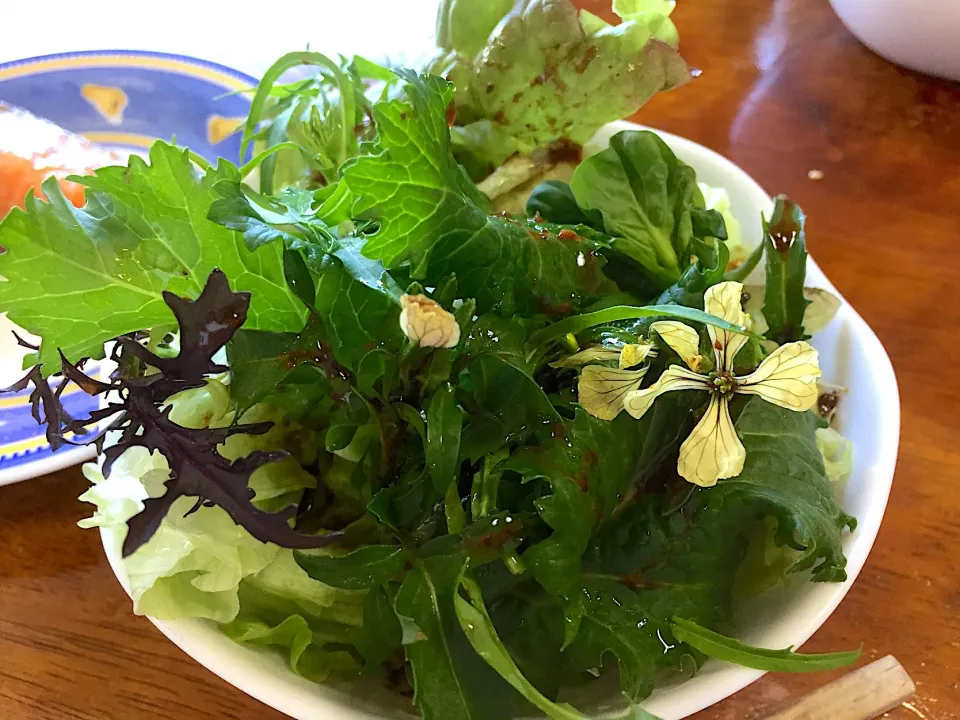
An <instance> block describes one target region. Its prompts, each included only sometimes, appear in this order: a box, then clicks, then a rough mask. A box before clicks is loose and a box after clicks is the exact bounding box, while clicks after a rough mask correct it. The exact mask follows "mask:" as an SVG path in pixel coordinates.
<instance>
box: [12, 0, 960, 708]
mask: <svg viewBox="0 0 960 720" xmlns="http://www.w3.org/2000/svg"><path fill="white" fill-rule="evenodd" d="M583 5H584V6H586V7H589V8H590V9H591V10H593V11H595V12H598V13H600V14H602V15H606V16H609V14H608V13H607V12H606V11H605V6H607V5H608V2H607V0H592V1H589V2H584V3H583ZM675 19H676V22H677V24H678V26H679V27H680V30H681V35H682V37H683V51H684V55H685V56H686V57H687V59H688V60H689V61H690V62H691V63H692V64H693V65H695V66H697V67H699V68H701V69H702V70H703V76H702V77H701V78H700V79H699V80H697V81H696V82H695V83H693V84H691V85H689V86H687V87H685V88H683V89H681V90H679V91H676V92H674V93H671V94H667V95H664V96H661V97H659V98H657V99H655V100H654V101H653V102H651V103H650V105H649V106H648V107H646V108H644V110H643V112H642V113H640V115H639V116H638V118H637V119H638V120H639V121H641V122H644V123H646V124H649V125H653V126H656V127H659V128H662V129H664V130H669V131H670V132H674V133H677V134H679V135H683V136H685V137H688V138H691V139H693V140H696V141H697V142H700V143H703V144H704V145H706V146H708V147H710V148H713V149H714V150H717V151H719V152H720V153H722V154H724V155H726V156H727V157H729V158H731V159H732V160H733V161H734V162H736V163H738V164H739V165H740V166H741V167H743V168H744V169H745V170H746V171H747V172H749V173H750V174H751V175H753V176H754V177H755V178H756V179H757V180H758V181H759V182H760V183H761V184H762V185H763V186H764V187H766V188H767V189H768V190H770V191H774V192H785V193H788V194H789V195H791V196H792V197H793V198H795V199H796V200H797V201H799V202H800V203H801V205H802V206H803V207H804V209H805V210H806V211H807V212H808V213H809V216H810V221H809V231H810V232H809V236H810V237H809V243H810V246H811V247H812V251H813V253H814V254H815V256H816V258H817V261H818V262H819V263H820V265H821V267H822V268H823V269H824V271H825V272H826V273H827V275H829V277H830V279H831V280H833V282H834V283H835V284H836V285H837V287H839V288H840V290H841V291H842V292H843V294H844V295H845V296H846V298H847V299H848V300H849V301H850V302H851V303H852V304H853V305H854V307H856V308H857V309H858V310H859V311H860V313H861V314H862V315H863V316H864V318H866V320H867V322H868V323H869V324H870V325H871V326H872V327H873V328H874V329H875V330H876V332H877V334H878V335H879V336H880V339H881V340H882V341H883V343H884V345H885V346H886V347H887V350H888V351H889V353H890V355H891V357H892V358H893V363H894V366H895V367H896V370H897V374H898V376H899V379H900V393H901V398H902V402H903V435H902V439H901V446H900V462H899V468H898V471H897V477H896V481H895V483H894V490H893V496H892V497H891V501H890V507H889V510H888V514H887V518H886V520H885V522H884V525H883V528H882V530H881V531H880V536H879V539H878V540H877V544H876V547H875V548H874V550H873V553H872V554H871V556H870V559H869V561H868V562H867V565H866V567H865V568H864V570H863V572H862V574H861V575H860V579H859V580H858V581H857V583H856V585H855V586H854V588H853V590H852V591H851V592H850V594H849V595H848V596H847V598H846V599H845V600H844V601H843V604H842V605H841V606H840V608H839V609H838V610H837V612H836V613H834V615H833V616H832V617H831V618H830V620H829V621H827V623H826V624H825V625H824V627H823V628H822V629H821V630H820V632H818V633H817V634H816V636H815V637H814V638H813V639H812V640H811V641H810V642H809V643H808V644H807V645H806V646H805V648H804V649H805V650H808V651H825V650H830V649H838V648H849V647H854V646H856V645H857V644H859V643H860V642H863V643H864V659H865V660H868V659H871V658H875V657H879V656H881V655H885V654H887V653H892V654H894V655H896V656H897V657H898V658H899V659H900V660H901V662H902V663H903V664H904V665H905V666H906V668H907V670H908V671H909V672H910V673H911V674H912V676H913V677H914V679H915V680H916V681H917V685H918V695H917V697H916V699H915V701H914V702H913V705H912V707H910V708H908V707H903V708H900V709H897V710H896V711H894V712H891V713H890V717H892V718H901V719H902V718H917V717H920V718H922V717H926V718H928V720H949V719H951V718H958V717H960V573H958V565H957V557H958V548H960V449H958V447H960V439H958V437H957V435H956V432H957V431H958V430H960V422H958V420H957V418H958V414H960V379H958V377H957V376H956V375H955V374H954V373H955V372H956V370H955V369H956V368H958V367H960V362H958V361H960V341H958V340H957V337H958V332H960V304H958V302H957V301H958V299H960V293H958V292H957V286H958V284H960V280H958V277H957V273H956V264H957V263H958V261H960V86H957V85H953V84H950V83H947V82H943V81H939V80H933V79H929V78H924V77H920V76H917V75H915V74H913V73H910V72H907V71H903V70H900V69H898V68H896V67H894V66H892V65H890V64H888V63H887V62H885V61H884V60H882V59H880V58H879V57H877V56H875V55H873V54H872V53H871V52H869V51H868V50H866V49H865V48H863V47H862V46H860V45H859V44H858V43H857V41H856V40H855V39H854V38H853V37H852V36H851V35H850V34H849V33H848V32H847V31H846V30H845V29H844V28H843V26H842V25H841V24H840V22H839V20H838V19H837V18H836V16H834V14H833V13H832V11H831V10H830V8H829V6H828V4H827V2H826V0H776V1H775V2H770V1H769V0H712V1H710V2H707V1H706V0H682V1H681V3H680V7H678V9H677V11H676V13H675ZM903 21H904V22H905V23H907V22H910V18H909V17H904V19H903ZM811 170H819V171H820V172H822V173H823V178H822V180H820V181H819V182H815V181H813V180H810V179H808V172H809V171H811ZM85 484H86V483H85V481H84V480H83V478H82V477H81V475H80V471H79V469H76V468H74V469H71V470H66V471H63V472H59V473H56V474H54V475H51V476H49V477H45V478H40V479H37V480H33V481H30V482H27V483H23V484H21V485H18V486H12V487H5V488H2V489H0V553H2V555H0V718H2V720H21V719H24V720H25V719H29V720H40V719H41V718H43V719H46V718H49V719H50V720H64V719H67V718H84V719H89V720H114V719H116V720H138V719H140V718H172V719H175V720H193V719H200V718H202V719H204V720H207V719H208V718H252V717H256V718H259V719H261V720H268V719H270V718H279V717H280V716H279V714H278V713H275V712H274V711H272V710H269V709H267V708H265V707H264V706H262V705H260V704H258V703H257V702H256V701H254V700H252V699H250V698H248V697H247V696H245V695H244V694H243V693H241V692H239V691H237V690H234V689H233V688H231V687H229V686H228V685H227V684H226V683H224V682H222V681H221V680H219V679H217V678H216V677H214V676H213V675H212V674H211V673H209V672H208V671H206V670H205V669H203V668H202V667H201V666H199V665H198V664H196V663H195V662H194V661H193V660H191V659H190V658H188V657H187V656H185V655H184V654H183V653H181V652H180V651H179V650H178V649H177V648H176V647H174V646H173V645H172V644H170V643H169V642H168V641H167V640H166V639H165V638H164V637H162V636H161V635H160V633H159V632H157V631H156V630H155V629H154V628H153V626H151V625H150V624H149V622H147V620H145V619H143V618H137V617H134V616H133V614H132V613H131V611H130V603H129V601H128V599H127V598H126V596H125V595H124V594H123V591H122V590H121V589H120V587H119V585H118V584H117V582H116V580H115V579H114V578H113V575H112V573H111V572H110V569H109V568H108V566H107V563H106V560H105V559H104V557H103V554H102V552H101V550H100V545H99V537H98V535H97V533H96V532H92V531H81V530H79V529H77V528H76V527H75V525H74V523H75V521H76V520H78V519H79V518H81V517H83V516H84V515H86V514H88V513H89V512H90V510H89V507H88V506H86V507H85V506H83V505H81V504H80V503H78V502H77V501H76V499H75V498H76V497H77V495H78V494H79V493H80V492H81V491H82V490H83V488H84V487H85ZM828 679H830V674H817V675H808V676H786V675H767V676H766V677H765V678H763V679H762V680H760V681H759V682H757V683H755V684H754V685H752V686H750V687H749V688H748V689H746V690H744V691H743V692H741V693H739V694H738V695H736V696H735V697H733V698H731V699H729V700H727V701H726V702H724V703H721V704H720V705H718V706H716V707H714V708H711V709H709V710H707V711H705V712H703V713H701V714H700V715H698V716H697V717H698V718H700V719H701V720H703V719H707V718H714V719H716V720H741V719H743V718H754V717H761V716H762V715H763V710H764V708H768V707H770V706H771V705H772V704H776V703H778V702H780V701H782V700H784V699H785V698H788V697H791V696H794V695H797V694H799V693H802V692H803V691H805V690H808V689H810V688H812V687H814V686H817V685H820V684H822V683H824V682H826V681H827V680H828Z"/></svg>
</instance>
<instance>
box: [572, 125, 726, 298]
mask: <svg viewBox="0 0 960 720" xmlns="http://www.w3.org/2000/svg"><path fill="white" fill-rule="evenodd" d="M570 188H571V189H572V191H573V194H574V197H575V198H576V200H577V204H578V206H579V207H580V208H581V210H583V211H584V212H586V213H590V212H599V213H600V215H601V216H602V217H603V229H604V231H605V232H606V233H607V234H609V235H612V236H614V237H615V239H614V241H613V252H617V253H622V254H623V255H626V256H628V257H630V258H632V259H633V260H635V261H636V262H637V263H639V265H640V267H641V268H642V269H643V271H644V272H645V273H646V274H647V275H649V277H650V278H651V279H652V280H654V281H655V282H657V283H659V285H660V287H661V288H667V287H669V286H670V285H672V284H674V283H676V282H677V281H678V280H679V279H680V276H681V275H682V274H683V272H684V270H686V268H687V266H688V265H689V264H690V255H691V247H690V246H691V242H692V240H693V238H694V237H697V236H698V234H697V233H699V237H714V235H713V233H718V232H719V230H718V229H716V228H717V226H718V225H719V227H722V224H723V220H722V218H719V214H718V213H714V212H713V211H708V210H706V209H705V208H704V202H703V196H702V195H701V193H700V190H699V189H698V188H697V178H696V173H695V172H694V170H693V168H691V167H690V166H688V165H686V164H684V163H683V162H682V161H681V160H679V159H678V158H677V157H676V155H674V153H673V151H672V150H671V149H670V148H669V147H668V146H667V144H666V143H665V142H663V140H661V139H660V138H659V137H658V136H657V135H655V134H654V133H652V132H648V131H646V130H642V131H641V130H624V131H621V132H619V133H617V134H616V135H614V136H613V137H612V138H611V139H610V147H609V148H607V149H606V150H604V151H602V152H600V153H597V154H596V155H593V156H591V157H589V158H587V159H585V160H584V161H583V162H582V163H581V164H580V166H579V167H578V168H577V169H576V171H575V172H574V174H573V179H572V180H571V181H570ZM714 215H717V217H713V216H714ZM724 237H726V233H725V232H724Z"/></svg>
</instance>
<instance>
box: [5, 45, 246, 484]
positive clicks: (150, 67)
mask: <svg viewBox="0 0 960 720" xmlns="http://www.w3.org/2000/svg"><path fill="white" fill-rule="evenodd" d="M256 84H257V80H256V79H255V78H252V77H250V76H249V75H245V74H243V73H240V72H237V71H235V70H231V69H230V68H227V67H224V66H222V65H217V64H215V63H211V62H206V61H203V60H197V59H194V58H189V57H184V56H180V55H169V54H166V53H153V52H140V51H136V50H103V51H90V52H76V53H63V54H58V55H44V56H41V57H33V58H27V59H24V60H15V61H13V62H9V63H3V64H0V102H4V103H7V104H10V105H16V106H19V107H21V108H23V109H25V110H28V111H29V112H31V113H33V114H34V115H36V116H38V117H41V118H46V119H48V120H51V121H52V122H54V123H56V124H57V125H59V126H61V127H62V128H64V129H65V130H68V131H70V132H73V133H76V134H78V135H82V136H84V137H86V138H87V139H88V140H91V141H93V142H95V143H97V144H99V145H102V146H104V147H106V148H109V149H112V150H117V151H119V152H121V153H125V154H127V155H129V154H130V153H142V154H146V150H147V148H149V147H150V145H151V144H153V142H154V141H156V140H168V141H170V140H174V139H175V140H176V142H177V144H178V145H181V146H184V147H189V148H190V149H191V150H193V151H194V152H196V153H197V154H199V155H201V156H203V157H205V158H206V159H208V160H211V161H215V160H216V159H217V157H224V158H227V159H229V160H231V161H233V162H236V161H237V160H238V159H239V155H240V135H239V133H237V130H238V129H239V126H240V124H241V123H242V122H243V120H244V119H245V118H246V116H247V111H248V109H249V107H250V100H249V97H248V96H247V95H245V94H237V91H240V90H246V89H248V88H251V87H254V86H255V85H256ZM13 329H15V328H14V326H13V324H12V323H10V322H9V321H8V320H7V319H6V317H4V316H2V315H0V387H6V386H8V385H10V384H12V383H14V382H15V381H16V380H17V379H19V377H20V376H21V375H22V374H23V373H22V370H21V367H22V358H23V356H24V355H25V354H26V353H27V352H28V351H27V350H25V349H24V348H22V347H20V346H19V345H18V344H17V342H16V339H15V338H14V336H13V333H12V332H10V331H11V330H13ZM71 389H72V390H73V391H74V392H73V393H71V394H69V395H68V396H67V401H66V403H65V405H66V407H67V409H68V410H69V411H70V412H71V413H72V414H76V415H83V414H85V413H89V412H90V411H91V410H94V409H96V407H97V402H98V401H97V400H96V399H95V398H90V397H88V396H86V395H85V394H83V393H82V392H78V391H77V389H76V388H71ZM29 395H30V390H29V389H26V390H23V391H21V392H18V393H15V394H14V393H11V394H6V395H2V396H0V485H6V484H9V483H13V482H17V481H19V480H24V479H26V478H30V477H35V476H37V475H44V474H46V473H50V472H53V471H55V470H59V469H61V468H64V467H68V466H70V465H74V464H76V463H79V462H83V461H84V460H88V459H90V458H91V457H93V455H94V451H93V448H87V447H72V446H65V447H63V448H61V449H60V450H58V451H56V452H54V451H52V450H51V449H50V446H49V445H48V444H47V442H46V438H45V437H44V435H43V432H42V429H41V428H40V426H39V425H38V424H37V423H36V421H35V420H34V419H33V417H31V407H30V398H29Z"/></svg>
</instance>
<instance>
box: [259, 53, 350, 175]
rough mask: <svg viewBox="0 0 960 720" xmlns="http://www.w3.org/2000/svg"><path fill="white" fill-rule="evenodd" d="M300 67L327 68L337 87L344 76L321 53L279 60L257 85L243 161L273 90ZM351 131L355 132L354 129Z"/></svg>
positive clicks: (286, 56)
mask: <svg viewBox="0 0 960 720" xmlns="http://www.w3.org/2000/svg"><path fill="white" fill-rule="evenodd" d="M298 65H317V66H319V67H322V68H325V69H326V70H328V71H330V73H331V74H332V75H333V76H334V78H336V79H337V85H338V86H339V85H340V84H341V83H340V80H339V78H340V77H341V76H343V72H342V71H341V70H340V68H339V67H338V66H337V64H336V63H335V62H333V61H332V60H331V59H330V58H328V57H327V56H326V55H323V54H321V53H317V52H308V51H299V52H291V53H287V54H286V55H284V56H283V57H282V58H280V59H279V60H277V61H276V62H275V63H274V64H273V65H271V66H270V67H269V68H268V69H267V71H266V72H265V73H264V74H263V78H262V79H261V80H260V84H259V85H257V92H256V93H255V94H254V96H253V100H251V102H250V114H249V115H248V116H247V122H246V125H245V126H244V128H243V138H242V139H241V140H240V160H241V161H242V160H243V157H244V155H246V154H247V148H248V147H249V146H250V143H251V142H252V141H253V136H254V135H255V134H256V132H257V123H259V122H260V115H261V114H262V113H263V108H264V106H265V105H266V103H267V99H268V98H269V97H270V91H271V89H272V88H273V86H274V85H275V84H276V82H277V80H279V79H280V78H281V77H282V76H283V74H284V73H285V72H287V70H289V69H291V68H294V67H297V66H298ZM351 93H352V91H351ZM353 100H354V98H353V95H352V94H351V95H350V100H349V103H350V105H351V106H352V105H353ZM341 102H342V103H343V104H344V105H346V104H347V101H346V100H344V99H343V98H341ZM350 131H351V132H353V128H352V127H351V128H350Z"/></svg>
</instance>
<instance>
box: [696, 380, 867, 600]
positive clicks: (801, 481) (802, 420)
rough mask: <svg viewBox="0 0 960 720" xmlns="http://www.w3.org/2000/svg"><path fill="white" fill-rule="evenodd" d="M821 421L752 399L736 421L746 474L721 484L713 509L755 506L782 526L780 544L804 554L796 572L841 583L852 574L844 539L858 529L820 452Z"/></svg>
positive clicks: (821, 580) (745, 405) (778, 539)
mask: <svg viewBox="0 0 960 720" xmlns="http://www.w3.org/2000/svg"><path fill="white" fill-rule="evenodd" d="M818 427H819V421H818V419H817V417H816V416H815V415H814V414H813V413H812V412H803V413H800V412H794V411H792V410H786V409H784V408H780V407H777V406H776V405H773V404H771V403H768V402H766V401H765V400H762V399H760V398H750V399H748V400H746V402H745V404H744V405H743V410H742V411H741V412H740V415H739V417H738V418H737V421H736V428H737V433H738V434H739V435H740V437H741V438H742V440H743V446H744V448H746V451H747V459H746V462H745V464H744V467H743V471H742V472H741V473H740V474H739V475H738V476H737V477H734V478H730V479H728V480H725V481H724V482H722V483H718V485H717V487H716V488H715V490H716V492H714V493H711V494H710V495H709V496H708V497H709V498H710V502H711V503H714V502H716V503H723V502H727V503H736V504H740V505H753V506H756V507H758V508H761V509H762V511H763V512H765V513H766V514H769V515H772V516H773V517H775V518H776V519H777V522H778V524H779V527H778V531H777V535H776V537H777V542H778V543H779V544H781V545H789V546H791V547H794V548H796V549H798V550H802V551H803V553H802V555H801V557H800V559H799V560H798V562H797V564H796V565H795V567H794V570H802V569H806V568H812V572H813V579H814V580H815V581H818V582H842V581H843V580H845V579H846V577H847V574H846V571H845V570H844V568H845V567H846V564H847V560H846V558H845V557H844V554H843V544H842V533H843V530H844V529H846V528H850V529H851V530H852V529H853V528H854V527H855V526H856V522H855V521H854V519H853V518H851V517H850V516H849V515H847V514H846V513H845V512H844V511H843V510H842V509H841V508H840V506H839V505H838V504H837V501H836V499H835V498H834V495H833V489H832V488H831V486H830V481H829V479H828V478H827V475H826V471H825V470H824V466H823V457H822V456H821V455H820V451H819V450H818V449H817V440H816V430H817V428H818Z"/></svg>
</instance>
